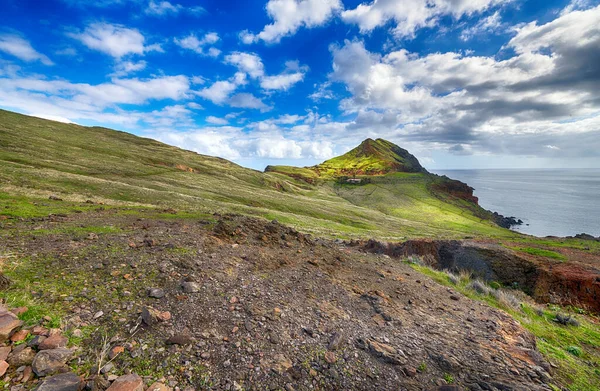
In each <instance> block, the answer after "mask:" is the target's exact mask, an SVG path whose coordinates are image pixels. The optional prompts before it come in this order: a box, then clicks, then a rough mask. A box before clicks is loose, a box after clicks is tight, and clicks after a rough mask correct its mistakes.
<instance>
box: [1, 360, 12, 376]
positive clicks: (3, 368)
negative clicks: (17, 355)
mask: <svg viewBox="0 0 600 391" xmlns="http://www.w3.org/2000/svg"><path fill="white" fill-rule="evenodd" d="M9 366H10V365H8V363H7V362H6V361H4V360H2V361H0V376H4V374H5V373H6V370H7V369H8V367H9Z"/></svg>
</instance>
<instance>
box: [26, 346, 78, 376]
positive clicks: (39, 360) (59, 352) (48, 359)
mask: <svg viewBox="0 0 600 391" xmlns="http://www.w3.org/2000/svg"><path fill="white" fill-rule="evenodd" d="M71 355H72V352H71V350H69V349H67V348H56V349H50V350H42V351H41V352H39V353H38V354H36V355H35V358H34V359H33V363H32V364H31V367H32V369H33V372H34V373H35V374H36V375H37V376H47V375H50V374H52V373H54V372H57V371H58V370H60V369H62V368H63V367H64V366H65V364H66V363H67V361H69V359H70V358H71Z"/></svg>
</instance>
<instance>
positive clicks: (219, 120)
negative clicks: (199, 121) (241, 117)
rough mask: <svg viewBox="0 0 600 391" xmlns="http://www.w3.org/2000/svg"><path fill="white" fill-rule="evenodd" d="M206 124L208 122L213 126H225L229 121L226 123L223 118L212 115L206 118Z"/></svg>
mask: <svg viewBox="0 0 600 391" xmlns="http://www.w3.org/2000/svg"><path fill="white" fill-rule="evenodd" d="M206 122H208V123H209V124H213V125H227V124H229V121H227V120H226V119H225V118H218V117H215V116H212V115H209V116H208V117H206Z"/></svg>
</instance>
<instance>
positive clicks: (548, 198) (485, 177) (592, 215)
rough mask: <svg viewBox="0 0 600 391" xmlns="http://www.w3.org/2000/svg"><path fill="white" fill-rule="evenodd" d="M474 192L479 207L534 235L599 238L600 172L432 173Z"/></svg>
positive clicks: (535, 170)
mask: <svg viewBox="0 0 600 391" xmlns="http://www.w3.org/2000/svg"><path fill="white" fill-rule="evenodd" d="M434 172H435V173H436V174H438V175H446V176H448V177H450V178H452V179H458V180H460V181H462V182H465V183H467V184H468V185H469V186H471V187H473V188H475V196H477V197H479V205H481V206H482V207H483V208H485V209H488V210H491V211H495V212H498V213H500V214H501V215H504V216H514V217H516V218H517V219H521V220H523V222H524V224H523V225H521V226H517V227H513V229H514V230H516V231H519V232H523V233H526V234H530V235H535V236H573V235H575V234H578V233H587V234H590V235H594V236H600V169H556V170H555V169H543V170H541V169H518V170H516V169H510V170H436V171H434Z"/></svg>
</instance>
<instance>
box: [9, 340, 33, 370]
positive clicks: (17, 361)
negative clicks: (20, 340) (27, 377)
mask: <svg viewBox="0 0 600 391" xmlns="http://www.w3.org/2000/svg"><path fill="white" fill-rule="evenodd" d="M34 357H35V352H34V351H33V349H31V348H29V347H27V346H25V345H19V346H17V347H16V348H15V349H14V350H13V351H12V353H11V354H10V355H9V356H8V359H7V360H6V361H8V363H9V364H10V365H11V366H13V367H15V368H18V367H21V366H23V365H30V364H31V363H32V362H33V359H34Z"/></svg>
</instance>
